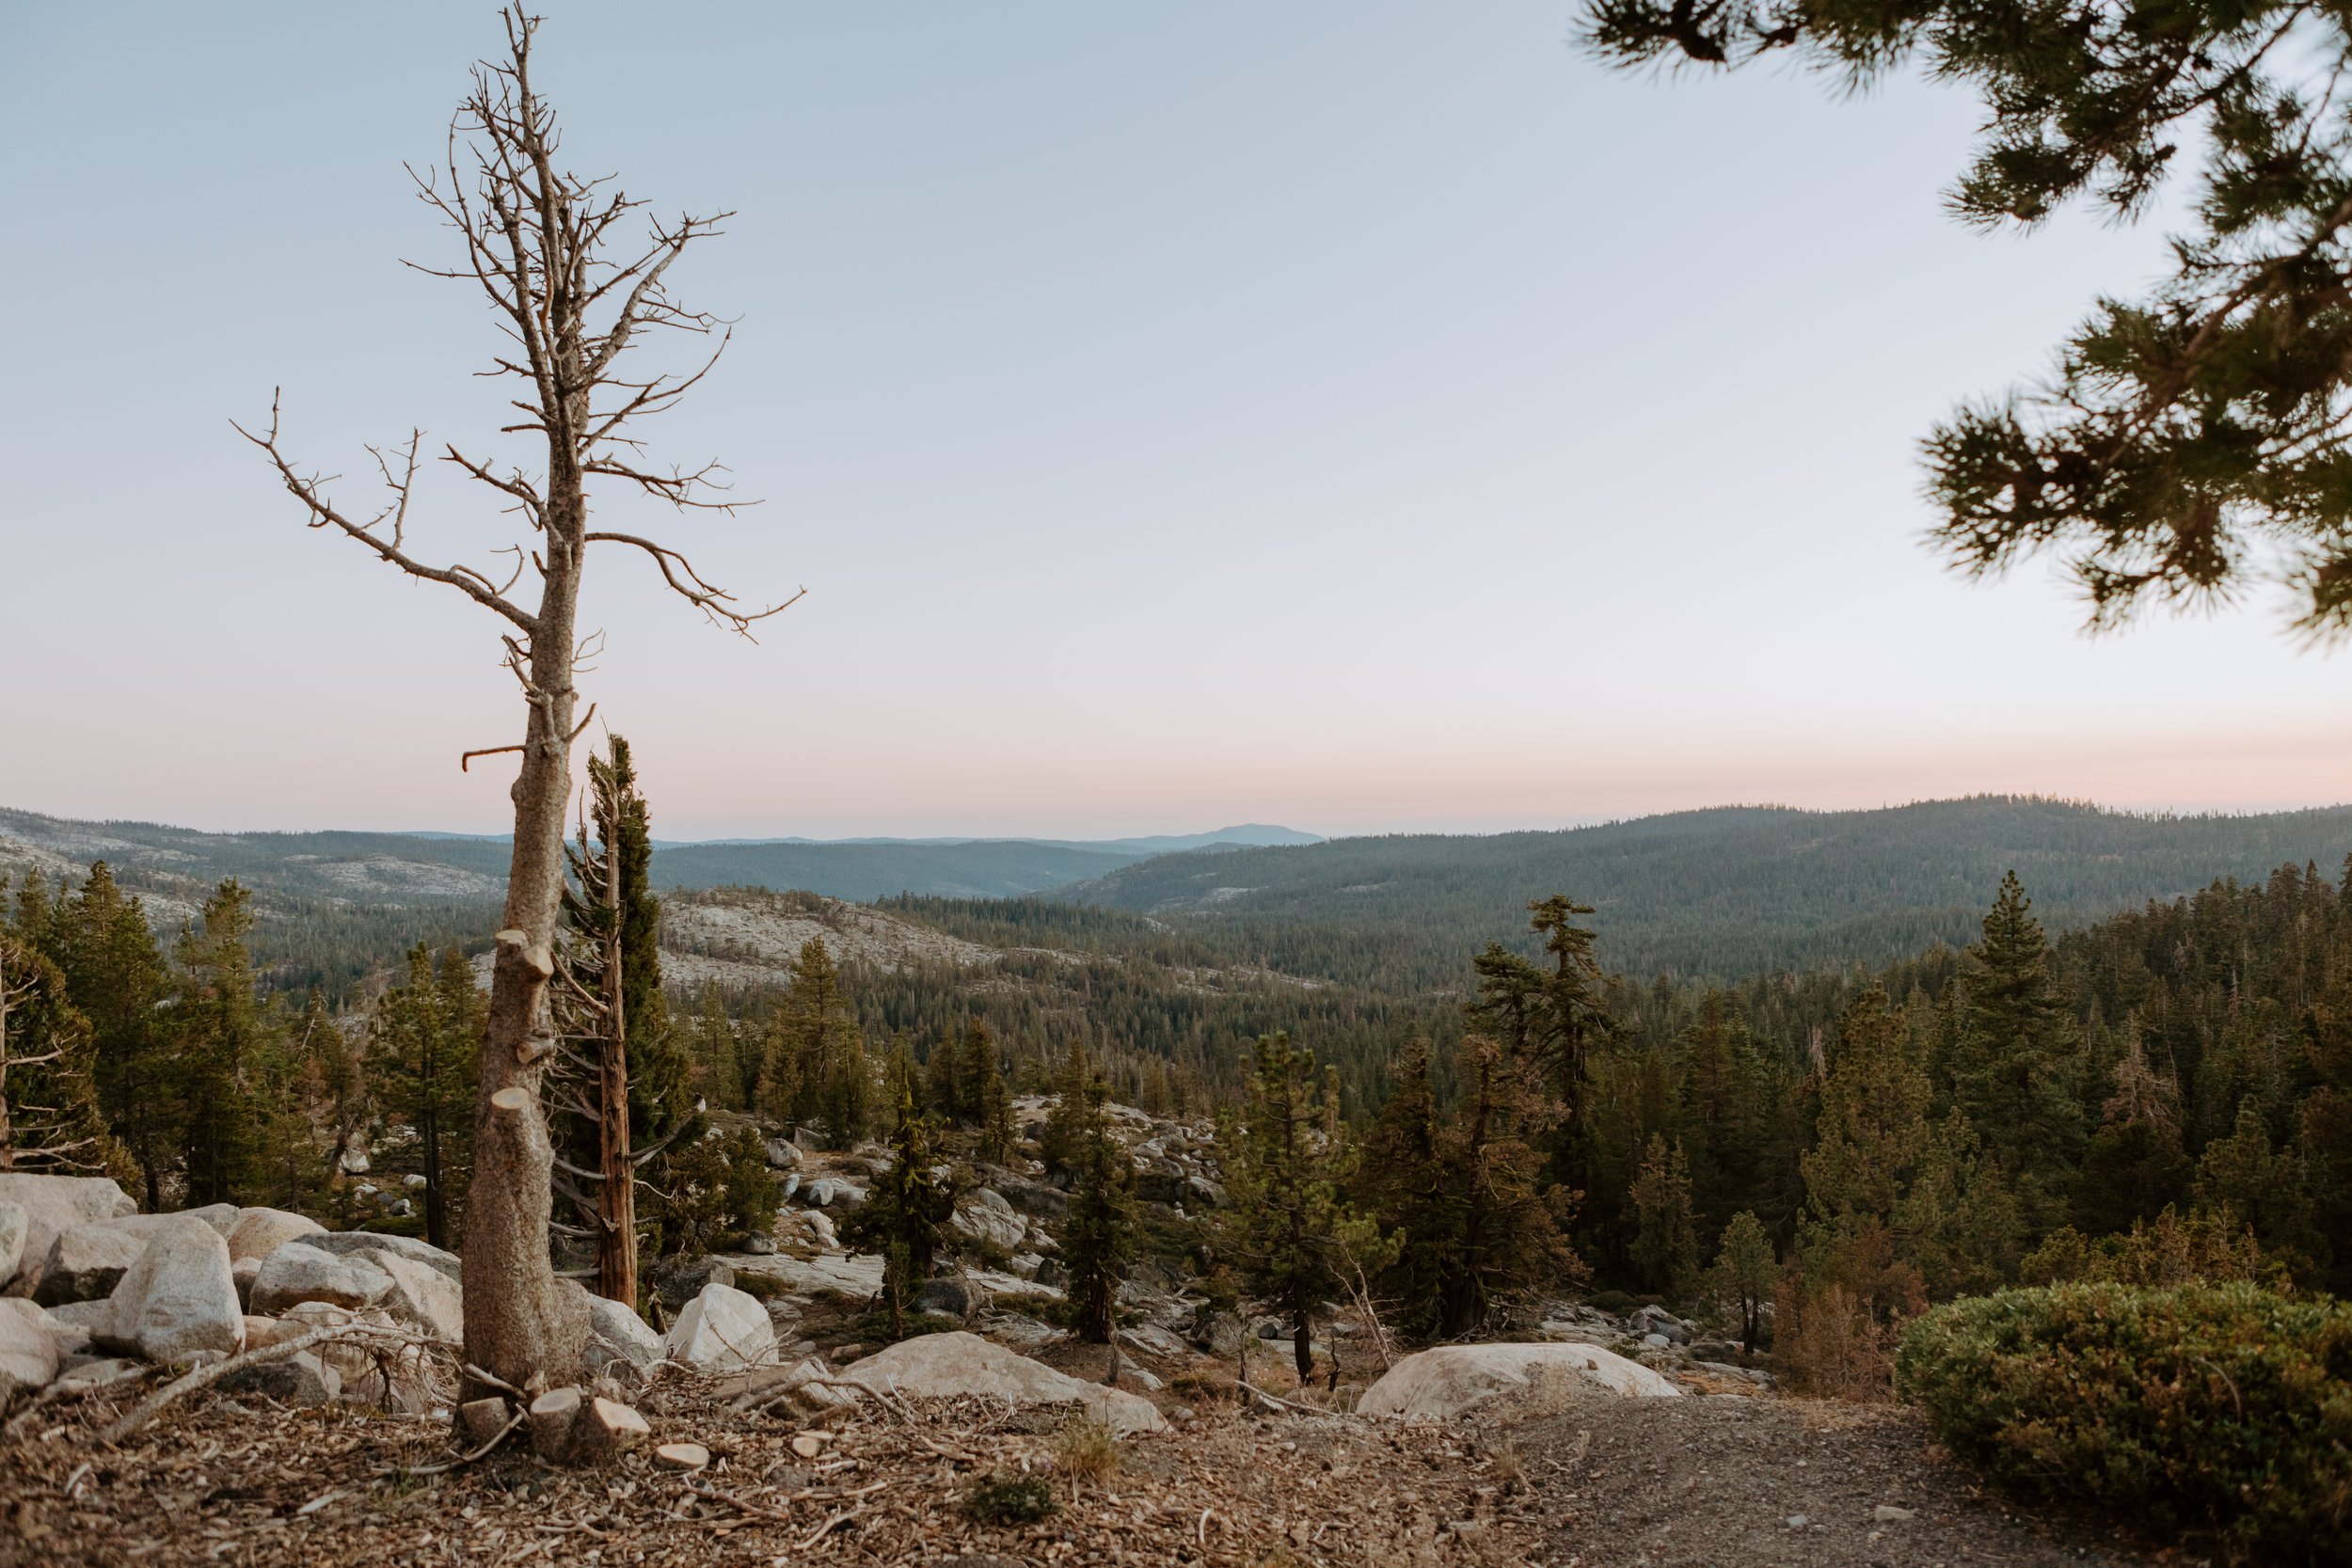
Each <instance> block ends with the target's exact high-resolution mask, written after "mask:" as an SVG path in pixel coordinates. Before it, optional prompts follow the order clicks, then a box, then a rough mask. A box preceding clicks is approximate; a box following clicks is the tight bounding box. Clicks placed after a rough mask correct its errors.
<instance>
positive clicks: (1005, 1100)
mask: <svg viewBox="0 0 2352 1568" xmlns="http://www.w3.org/2000/svg"><path fill="white" fill-rule="evenodd" d="M1019 1142H1020V1136H1019V1133H1018V1132H1017V1131H1016V1130H1015V1129H1014V1127H1013V1124H1012V1088H1011V1086H1010V1085H1008V1084H1007V1083H1006V1082H1005V1075H1004V1074H1003V1073H1001V1072H999V1071H997V1070H996V1069H994V1068H993V1067H992V1068H990V1069H988V1076H987V1077H986V1078H985V1079H982V1080H981V1082H980V1158H981V1159H983V1160H986V1161H987V1162H988V1163H989V1164H993V1165H1001V1164H1005V1163H1006V1162H1007V1161H1008V1160H1010V1159H1011V1158H1012V1151H1013V1147H1014V1146H1015V1145H1016V1144H1017V1143H1019Z"/></svg>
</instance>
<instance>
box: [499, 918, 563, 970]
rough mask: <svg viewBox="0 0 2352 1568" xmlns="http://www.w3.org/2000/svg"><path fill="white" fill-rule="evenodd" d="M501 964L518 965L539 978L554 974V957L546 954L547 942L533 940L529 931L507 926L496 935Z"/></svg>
mask: <svg viewBox="0 0 2352 1568" xmlns="http://www.w3.org/2000/svg"><path fill="white" fill-rule="evenodd" d="M497 942H498V948H499V956H498V961H499V962H500V963H501V964H514V965H518V966H520V967H521V968H522V969H524V970H526V971H528V972H529V973H531V974H533V975H536V976H537V977H538V978H539V979H541V980H543V981H544V980H549V979H552V978H554V976H555V959H554V958H552V957H550V956H549V955H548V947H547V943H545V942H532V940H531V933H530V932H529V931H524V930H518V929H516V928H513V927H509V928H508V929H506V930H503V931H501V932H500V933H499V934H498V937H497Z"/></svg>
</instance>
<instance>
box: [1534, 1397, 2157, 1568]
mask: <svg viewBox="0 0 2352 1568" xmlns="http://www.w3.org/2000/svg"><path fill="white" fill-rule="evenodd" d="M1496 1437H1497V1439H1502V1438H1506V1437H1507V1439H1508V1440H1509V1441H1510V1442H1511V1444H1512V1446H1513V1447H1514V1448H1516V1449H1517V1450H1518V1453H1519V1455H1520V1458H1521V1460H1522V1462H1523V1463H1524V1465H1526V1468H1527V1481H1528V1485H1529V1489H1530V1491H1531V1493H1532V1494H1533V1496H1534V1498H1535V1499H1537V1500H1538V1503H1539V1506H1540V1508H1541V1510H1542V1512H1543V1513H1544V1515H1545V1517H1546V1519H1547V1521H1548V1523H1549V1527H1550V1534H1549V1554H1548V1555H1549V1561H1550V1562H1552V1563H1554V1564H1557V1565H1558V1568H1682V1565H1686V1564H1687V1565H1689V1568H1719V1565H1722V1564H1738V1565H1740V1568H1781V1565H1784V1564H1786V1565H1789V1568H1879V1565H1884V1568H1897V1565H1900V1568H1937V1565H1943V1564H1959V1563H1999V1564H2011V1563H2014V1564H2019V1565H2021V1568H2057V1565H2058V1564H2067V1565H2069V1568H2079V1565H2081V1564H2085V1563H2099V1564H2114V1565H2119V1568H2120V1565H2124V1564H2141V1563H2146V1562H2148V1561H2150V1559H2149V1558H2147V1557H2146V1556H2144V1555H2142V1554H2141V1553H2140V1552H2138V1551H2137V1550H2136V1549H2134V1548H2133V1547H2132V1546H2130V1545H2129V1544H2125V1543H2122V1542H2121V1541H2118V1540H2117V1539H2116V1538H2115V1537H2114V1535H2113V1532H2112V1531H2107V1532H2099V1531H2095V1530H2093V1529H2090V1528H2084V1527H2082V1526H2081V1525H2080V1524H2079V1523H2077V1522H2074V1521H2068V1522H2064V1523H2059V1522H2056V1521H2052V1520H2047V1519H2036V1518H2033V1517H2029V1516H2026V1515H2025V1514H2024V1513H2021V1511H2020V1510H2018V1509H2017V1508H2016V1507H2015V1506H2013V1505H2011V1504H2009V1503H2008V1502H2006V1501H2005V1500H2004V1499H2002V1498H2001V1497H1998V1496H1997V1495H1994V1494H1991V1493H1988V1492H1986V1491H1984V1490H1982V1489H1980V1488H1979V1486H1977V1485H1976V1484H1975V1483H1974V1481H1973V1480H1972V1478H1971V1477H1970V1476H1969V1475H1968V1473H1967V1472H1966V1471H1964V1470H1962V1469H1961V1468H1959V1467H1958V1466H1957V1465H1953V1464H1952V1463H1951V1462H1950V1461H1948V1460H1946V1459H1943V1458H1941V1457H1939V1456H1938V1455H1937V1453H1936V1452H1935V1450H1934V1449H1933V1448H1932V1446H1931V1443H1930V1442H1929V1439H1928V1436H1927V1433H1925V1431H1924V1430H1923V1429H1922V1427H1921V1426H1920V1424H1919V1422H1918V1420H1917V1418H1915V1417H1914V1416H1912V1415H1910V1414H1909V1413H1907V1412H1903V1411H1899V1410H1894V1409H1882V1408H1868V1407H1859V1406H1853V1405H1836V1404H1822V1403H1817V1402H1810V1401H1802V1400H1783V1399H1679V1400H1617V1401H1612V1402H1606V1403H1594V1402H1580V1403H1579V1404H1578V1405H1576V1406H1575V1407H1573V1408H1571V1409H1568V1410H1566V1411H1564V1412H1562V1413H1560V1414H1556V1415H1549V1416H1544V1417H1540V1418H1535V1419H1534V1420H1532V1421H1530V1422H1528V1423H1527V1424H1525V1425H1522V1426H1519V1427H1518V1428H1517V1429H1516V1430H1514V1431H1508V1432H1498V1433H1496ZM1898 1510H1899V1511H1901V1512H1900V1513H1894V1512H1890V1511H1898ZM1800 1521H1802V1522H1800Z"/></svg>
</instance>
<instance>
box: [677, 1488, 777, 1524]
mask: <svg viewBox="0 0 2352 1568" xmlns="http://www.w3.org/2000/svg"><path fill="white" fill-rule="evenodd" d="M686 1491H687V1495H688V1496H689V1497H701V1498H703V1499H704V1500H705V1501H707V1502H714V1503H724V1504H726V1505H727V1506H728V1507H729V1508H733V1509H740V1510H741V1511H742V1512H743V1513H749V1514H751V1515H753V1516H754V1517H755V1518H760V1519H773V1520H775V1521H776V1522H777V1523H779V1524H785V1525H788V1524H791V1523H793V1522H794V1520H793V1518H792V1515H791V1514H789V1513H786V1512H785V1511H784V1510H782V1509H780V1508H770V1507H768V1506H767V1505H766V1504H764V1503H755V1502H753V1501H752V1500H751V1499H750V1498H748V1497H737V1496H736V1495H735V1494H734V1493H732V1492H722V1491H720V1490H719V1489H718V1488H717V1487H715V1486H689V1487H687V1489H686Z"/></svg>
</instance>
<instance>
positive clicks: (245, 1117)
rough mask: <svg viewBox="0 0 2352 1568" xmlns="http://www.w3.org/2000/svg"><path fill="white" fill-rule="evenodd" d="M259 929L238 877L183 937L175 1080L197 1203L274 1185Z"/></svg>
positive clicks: (192, 1201) (238, 1198) (190, 1199)
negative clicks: (264, 1101) (266, 1161)
mask: <svg viewBox="0 0 2352 1568" xmlns="http://www.w3.org/2000/svg"><path fill="white" fill-rule="evenodd" d="M252 930H253V901H252V895H250V894H249V893H247V892H246V889H245V888H243V887H242V886H240V885H239V884H238V883H237V882H236V881H235V879H230V880H228V881H225V882H222V883H221V884H220V886H219V887H218V888H217V889H215V891H214V893H213V895H212V896H211V897H209V898H207V899H206V900H205V901H204V906H203V911H202V916H201V925H200V927H196V928H192V929H190V930H188V931H186V932H184V933H183V935H182V936H181V939H180V954H179V956H180V968H181V976H182V980H181V991H180V996H179V998H178V1001H177V1003H176V1004H175V1006H173V1008H172V1012H173V1016H174V1022H175V1023H176V1025H177V1027H176V1029H175V1031H174V1034H175V1036H176V1040H175V1054H176V1061H175V1065H176V1068H177V1070H176V1072H175V1073H174V1077H175V1079H176V1080H177V1082H176V1084H175V1085H173V1086H174V1087H175V1088H176V1090H177V1093H178V1101H179V1115H178V1116H177V1117H176V1118H175V1119H176V1121H177V1123H178V1126H179V1129H180V1133H181V1148H182V1150H183V1153H182V1170H183V1175H184V1177H185V1180H186V1199H187V1203H188V1205H189V1206H190V1207H191V1208H196V1207H201V1206H203V1205H205V1204H212V1203H239V1202H243V1201H244V1200H245V1199H246V1198H247V1197H249V1196H256V1195H258V1194H259V1193H260V1192H262V1190H263V1188H264V1186H265V1183H266V1175H265V1173H264V1172H263V1171H262V1167H261V1154H262V1148H261V1136H260V1134H261V1122H260V1119H259V1118H257V1117H255V1116H254V1114H253V1112H254V1106H255V1099H256V1097H257V1095H258V1094H259V1092H260V1089H261V1079H262V1062H263V1058H264V1057H265V1056H266V1054H267V1053H269V1052H270V1051H271V1050H272V1049H274V1047H275V1044H276V1042H275V1040H274V1038H273V1037H272V1031H271V1029H270V1026H269V1021H268V1020H267V1018H266V1017H265V1016H264V1014H263V1013H262V1007H261V1005H260V1002H259V1000H258V998H257V997H256V995H255V977H254V973H253V960H252V958H251V955H250V952H249V950H248V947H247V939H248V938H249V937H250V936H251V934H252Z"/></svg>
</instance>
